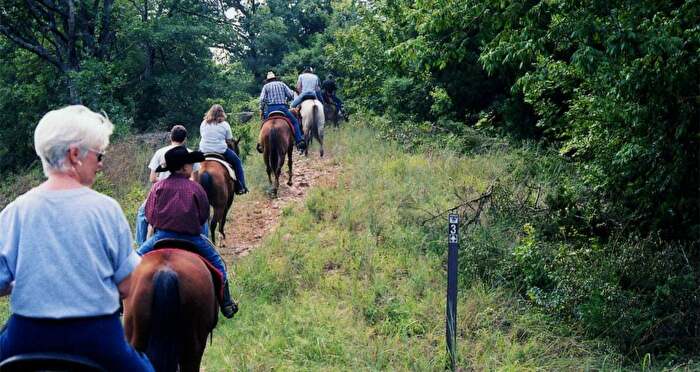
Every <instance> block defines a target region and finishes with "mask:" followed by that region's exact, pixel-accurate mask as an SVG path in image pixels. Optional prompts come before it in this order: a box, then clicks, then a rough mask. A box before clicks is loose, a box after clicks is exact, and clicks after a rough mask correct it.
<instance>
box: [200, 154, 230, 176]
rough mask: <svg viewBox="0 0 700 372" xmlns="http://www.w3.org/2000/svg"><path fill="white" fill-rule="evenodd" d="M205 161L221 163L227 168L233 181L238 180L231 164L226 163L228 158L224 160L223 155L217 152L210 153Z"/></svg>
mask: <svg viewBox="0 0 700 372" xmlns="http://www.w3.org/2000/svg"><path fill="white" fill-rule="evenodd" d="M204 160H213V161H216V162H219V163H221V164H222V165H223V166H224V167H226V170H227V171H228V174H229V176H231V179H233V180H234V181H236V180H238V179H237V178H236V172H234V171H233V168H231V164H229V163H228V162H227V161H226V158H224V156H223V155H221V154H219V153H217V152H208V153H206V154H204Z"/></svg>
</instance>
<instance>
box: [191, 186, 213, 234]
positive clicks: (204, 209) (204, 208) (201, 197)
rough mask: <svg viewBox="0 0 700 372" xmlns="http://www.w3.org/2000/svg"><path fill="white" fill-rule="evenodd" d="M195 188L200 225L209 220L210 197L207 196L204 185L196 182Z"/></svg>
mask: <svg viewBox="0 0 700 372" xmlns="http://www.w3.org/2000/svg"><path fill="white" fill-rule="evenodd" d="M195 189H196V191H195V194H194V198H195V201H196V202H197V207H198V209H199V225H200V226H201V225H204V223H205V222H207V221H208V220H209V209H210V208H209V198H207V192H206V191H204V188H203V187H202V185H200V184H196V186H195Z"/></svg>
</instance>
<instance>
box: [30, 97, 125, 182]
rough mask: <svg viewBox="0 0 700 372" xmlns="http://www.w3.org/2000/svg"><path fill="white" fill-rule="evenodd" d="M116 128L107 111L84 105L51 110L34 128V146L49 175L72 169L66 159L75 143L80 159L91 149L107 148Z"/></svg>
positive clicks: (100, 149)
mask: <svg viewBox="0 0 700 372" xmlns="http://www.w3.org/2000/svg"><path fill="white" fill-rule="evenodd" d="M113 130H114V125H112V122H110V121H109V119H108V118H107V116H106V115H101V114H98V113H96V112H93V111H90V109H89V108H87V107H85V106H82V105H74V106H66V107H64V108H61V109H58V110H53V111H49V112H48V113H46V115H44V117H42V118H41V120H40V121H39V124H38V125H37V127H36V129H35V130H34V149H35V151H36V154H37V155H39V158H40V159H41V165H42V166H43V168H44V174H45V175H46V176H47V177H48V175H49V173H50V172H59V173H63V172H66V171H67V170H68V169H70V168H69V167H68V166H67V165H66V164H65V161H66V154H67V153H68V150H69V149H70V148H71V146H73V147H77V148H78V150H79V151H80V156H79V158H80V159H82V158H84V157H85V156H86V155H87V154H88V150H91V149H92V150H99V151H104V149H105V148H107V145H109V136H110V135H111V134H112V131H113Z"/></svg>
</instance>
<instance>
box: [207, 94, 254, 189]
mask: <svg viewBox="0 0 700 372" xmlns="http://www.w3.org/2000/svg"><path fill="white" fill-rule="evenodd" d="M199 134H200V136H201V139H200V141H199V151H202V152H204V153H207V152H215V153H218V154H222V155H223V156H224V158H226V161H227V162H228V163H229V164H231V165H232V166H233V171H234V172H235V173H236V178H237V180H236V182H238V187H236V188H235V189H236V194H245V193H247V192H248V187H247V186H246V184H245V174H244V173H243V163H242V162H241V158H239V157H238V155H236V153H235V152H234V151H233V150H231V149H230V148H229V147H228V146H227V144H226V141H230V140H232V139H233V133H231V125H229V123H228V122H227V121H226V113H225V112H224V108H223V107H221V105H218V104H215V105H213V106H212V107H211V108H210V109H209V111H207V114H206V115H204V120H203V121H202V124H201V125H200V126H199Z"/></svg>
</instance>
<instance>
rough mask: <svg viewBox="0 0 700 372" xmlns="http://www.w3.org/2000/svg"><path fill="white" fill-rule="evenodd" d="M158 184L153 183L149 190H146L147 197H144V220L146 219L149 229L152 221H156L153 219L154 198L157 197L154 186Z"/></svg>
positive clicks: (154, 209)
mask: <svg viewBox="0 0 700 372" xmlns="http://www.w3.org/2000/svg"><path fill="white" fill-rule="evenodd" d="M157 186H158V184H157V183H156V184H153V186H152V187H151V191H149V192H148V197H147V198H146V207H145V212H146V221H148V224H149V225H148V227H149V231H150V227H151V225H152V224H153V223H155V222H156V220H155V211H156V199H157V197H156V196H157V195H156V194H157V192H156V187H157Z"/></svg>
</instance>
